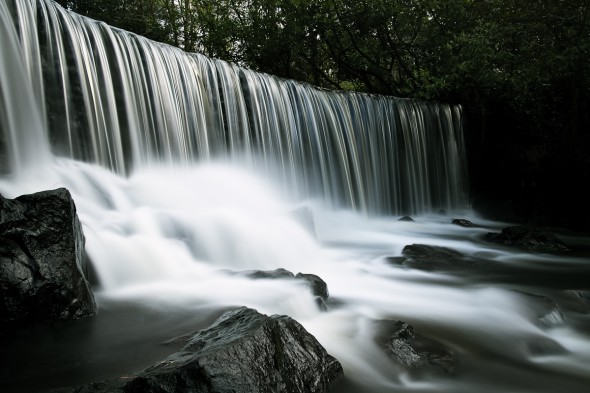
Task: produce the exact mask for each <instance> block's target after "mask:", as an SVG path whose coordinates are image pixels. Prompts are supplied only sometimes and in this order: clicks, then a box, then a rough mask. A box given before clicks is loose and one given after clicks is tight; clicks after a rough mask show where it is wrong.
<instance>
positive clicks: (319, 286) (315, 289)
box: [295, 273, 330, 300]
mask: <svg viewBox="0 0 590 393" xmlns="http://www.w3.org/2000/svg"><path fill="white" fill-rule="evenodd" d="M295 278H298V279H301V280H304V281H306V282H307V283H308V285H309V287H310V288H311V292H312V293H313V294H314V295H315V296H319V297H321V298H322V299H324V300H326V299H328V298H329V297H330V294H329V292H328V284H326V282H325V281H324V280H322V279H321V278H320V277H319V276H316V275H315V274H310V273H297V274H296V275H295Z"/></svg>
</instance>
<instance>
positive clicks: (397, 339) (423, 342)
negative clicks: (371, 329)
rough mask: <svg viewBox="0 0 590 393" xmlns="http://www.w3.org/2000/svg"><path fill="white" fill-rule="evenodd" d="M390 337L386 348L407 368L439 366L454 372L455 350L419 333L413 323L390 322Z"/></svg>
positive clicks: (418, 368) (396, 360)
mask: <svg viewBox="0 0 590 393" xmlns="http://www.w3.org/2000/svg"><path fill="white" fill-rule="evenodd" d="M388 325H389V327H388V328H387V331H388V332H389V337H388V339H387V342H386V345H385V348H386V351H387V353H388V354H389V356H390V357H391V358H392V359H393V360H394V361H395V362H396V363H398V364H399V365H401V366H402V367H404V368H407V369H415V370H420V369H431V368H433V367H434V368H437V369H440V370H444V371H445V372H447V373H449V374H454V373H456V371H457V368H458V360H457V358H456V356H455V354H454V353H453V351H451V350H449V349H448V348H445V346H444V345H442V344H440V343H439V342H437V341H436V340H434V339H431V338H428V337H426V336H424V335H421V334H417V333H416V332H415V331H414V328H413V326H412V325H410V324H408V323H406V322H403V321H390V322H389V323H388Z"/></svg>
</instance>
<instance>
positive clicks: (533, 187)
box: [58, 0, 590, 230]
mask: <svg viewBox="0 0 590 393" xmlns="http://www.w3.org/2000/svg"><path fill="white" fill-rule="evenodd" d="M58 2H59V3H60V4H62V5H63V6H65V7H67V8H68V9H70V10H72V11H75V12H77V13H80V14H83V15H87V16H89V17H92V18H95V19H99V20H102V21H104V22H106V23H108V24H110V25H113V26H117V27H120V28H123V29H125V30H129V31H132V32H135V33H138V34H140V35H143V36H145V37H148V38H151V39H154V40H157V41H160V42H165V43H168V44H172V45H175V46H178V47H180V48H182V49H184V50H186V51H190V52H194V51H198V52H201V53H204V54H205V55H208V56H210V57H216V58H220V59H223V60H227V61H230V62H234V63H237V64H239V65H243V66H246V67H249V68H252V69H255V70H258V71H261V72H267V73H270V74H274V75H277V76H280V77H285V78H291V79H296V80H300V81H305V82H309V83H311V84H314V85H316V86H320V87H325V88H330V89H343V90H357V91H363V92H367V93H376V94H386V95H394V96H398V97H412V98H418V99H426V100H435V101H444V102H449V103H455V104H460V105H462V106H463V108H464V111H465V115H466V143H467V151H468V159H469V171H470V182H471V200H472V206H473V207H474V208H475V209H476V210H477V211H478V212H481V213H484V214H486V215H488V216H489V217H490V218H496V219H505V220H510V221H519V222H525V223H530V224H536V225H546V226H562V227H570V228H574V229H585V230H587V229H589V228H590V226H589V225H588V221H589V220H590V208H589V202H590V192H589V191H588V190H587V188H589V186H590V185H589V184H588V183H589V180H590V150H589V148H590V21H589V18H590V15H589V8H590V7H589V5H588V3H589V2H588V0H562V1H560V0H352V1H351V0H221V1H207V0H101V1H94V0H61V1H58Z"/></svg>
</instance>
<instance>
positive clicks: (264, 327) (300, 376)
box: [55, 307, 343, 393]
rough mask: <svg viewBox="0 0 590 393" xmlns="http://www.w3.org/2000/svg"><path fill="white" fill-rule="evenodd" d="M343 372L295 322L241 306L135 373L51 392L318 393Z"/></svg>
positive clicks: (335, 361) (288, 318)
mask: <svg viewBox="0 0 590 393" xmlns="http://www.w3.org/2000/svg"><path fill="white" fill-rule="evenodd" d="M342 374H343V371H342V366H341V365H340V363H339V362H338V361H337V360H336V359H335V358H334V357H332V356H330V355H329V354H328V353H327V352H326V350H325V349H324V348H323V347H322V346H321V345H320V343H319V342H318V341H317V340H316V339H315V337H313V336H312V335H311V334H309V333H308V332H307V331H306V330H305V329H304V328H303V327H302V326H301V325H300V324H299V323H298V322H297V321H295V320H293V319H291V318H290V317H287V316H279V315H273V316H270V317H269V316H266V315H263V314H260V313H258V312H257V311H256V310H253V309H249V308H245V307H243V308H240V309H237V310H234V311H229V312H226V313H225V314H223V315H222V316H221V317H220V318H219V319H218V320H217V321H215V322H214V323H213V325H211V326H210V327H209V328H207V329H204V330H201V331H199V332H197V333H196V334H194V335H193V336H192V338H190V339H189V340H188V343H187V344H186V345H185V346H184V348H183V349H182V350H181V351H180V352H177V353H175V354H173V355H171V356H169V357H168V358H167V359H165V360H163V361H161V362H159V363H157V364H155V365H153V366H151V367H149V368H147V369H145V370H144V371H142V372H140V373H139V374H137V375H135V376H130V377H126V378H121V379H119V380H116V381H107V382H99V383H93V384H90V385H86V386H82V387H78V388H66V389H60V390H55V391H56V392H57V391H59V392H64V393H65V392H71V393H82V392H94V393H101V392H105V393H106V392H125V393H205V392H206V393H320V392H326V391H328V389H329V387H330V385H331V384H332V382H334V381H335V380H336V379H337V378H338V377H340V376H341V375H342Z"/></svg>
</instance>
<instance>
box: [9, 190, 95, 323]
mask: <svg viewBox="0 0 590 393" xmlns="http://www.w3.org/2000/svg"><path fill="white" fill-rule="evenodd" d="M87 271H88V269H87V266H86V260H85V252H84V234H83V232H82V226H81V225H80V221H79V220H78V216H77V214H76V206H75V204H74V201H73V200H72V198H71V195H70V193H69V191H68V190H66V189H65V188H60V189H57V190H52V191H44V192H39V193H36V194H31V195H23V196H20V197H18V198H16V199H5V198H2V197H0V293H1V294H2V296H1V297H0V334H1V333H7V332H11V331H14V330H16V329H19V328H23V327H30V326H32V325H38V324H46V323H52V322H56V321H66V320H73V319H80V318H85V317H89V316H92V315H94V314H95V312H96V304H95V302H94V296H93V294H92V291H91V288H90V284H89V283H88V281H87V279H86V277H87Z"/></svg>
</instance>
